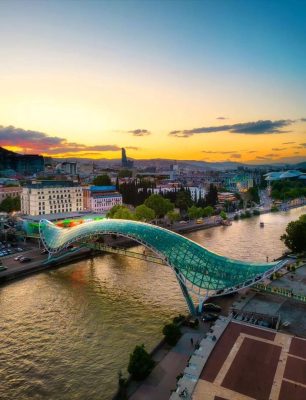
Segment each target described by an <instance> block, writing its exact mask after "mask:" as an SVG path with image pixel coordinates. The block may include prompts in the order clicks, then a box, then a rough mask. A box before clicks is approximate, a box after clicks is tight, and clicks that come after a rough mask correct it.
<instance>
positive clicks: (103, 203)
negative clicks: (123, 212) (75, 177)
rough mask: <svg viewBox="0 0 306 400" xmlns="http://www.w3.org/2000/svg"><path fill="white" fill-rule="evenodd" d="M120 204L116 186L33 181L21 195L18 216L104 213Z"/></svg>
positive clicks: (120, 198) (119, 195) (75, 182)
mask: <svg viewBox="0 0 306 400" xmlns="http://www.w3.org/2000/svg"><path fill="white" fill-rule="evenodd" d="M117 204H122V196H121V194H120V193H118V192H117V191H116V187H115V186H80V185H79V183H78V182H77V181H58V180H55V181H52V180H50V181H32V182H31V183H29V184H27V185H25V186H24V187H23V188H22V191H21V212H22V214H28V215H33V216H36V215H44V214H58V213H73V212H79V211H90V212H94V213H106V212H107V211H108V210H110V209H111V208H112V207H113V206H115V205H117Z"/></svg>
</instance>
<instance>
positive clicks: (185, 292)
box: [176, 275, 197, 315]
mask: <svg viewBox="0 0 306 400" xmlns="http://www.w3.org/2000/svg"><path fill="white" fill-rule="evenodd" d="M176 278H177V280H178V283H179V285H180V288H181V290H182V292H183V295H184V297H185V300H186V303H187V305H188V308H189V311H190V313H191V314H192V315H197V309H196V307H195V305H194V302H193V301H192V298H191V296H190V294H189V292H188V289H187V287H186V285H185V284H184V283H183V282H182V281H181V280H180V279H179V277H178V276H177V275H176Z"/></svg>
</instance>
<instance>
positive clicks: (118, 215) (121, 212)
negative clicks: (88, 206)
mask: <svg viewBox="0 0 306 400" xmlns="http://www.w3.org/2000/svg"><path fill="white" fill-rule="evenodd" d="M106 216H107V217H108V218H114V219H135V217H134V214H133V213H132V212H131V211H130V210H129V209H128V207H126V206H124V205H121V204H117V205H115V206H114V207H112V208H111V209H110V210H109V211H108V213H107V214H106Z"/></svg>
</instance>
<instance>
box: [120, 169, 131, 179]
mask: <svg viewBox="0 0 306 400" xmlns="http://www.w3.org/2000/svg"><path fill="white" fill-rule="evenodd" d="M132 175H133V172H132V171H131V170H129V169H121V170H120V171H119V172H118V177H119V178H131V176H132Z"/></svg>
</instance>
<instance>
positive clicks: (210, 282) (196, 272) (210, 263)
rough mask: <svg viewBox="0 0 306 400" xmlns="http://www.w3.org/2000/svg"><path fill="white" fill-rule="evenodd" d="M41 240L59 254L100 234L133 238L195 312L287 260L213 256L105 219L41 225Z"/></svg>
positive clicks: (153, 229)
mask: <svg viewBox="0 0 306 400" xmlns="http://www.w3.org/2000/svg"><path fill="white" fill-rule="evenodd" d="M39 232H40V237H41V240H42V242H43V244H44V246H45V248H46V249H47V250H48V252H49V254H50V255H51V256H52V255H56V254H58V253H60V252H62V251H64V250H65V249H66V248H67V247H68V246H69V245H71V244H73V243H82V244H84V243H89V244H91V245H92V243H93V242H94V241H95V240H97V239H98V238H99V236H101V235H118V236H123V237H126V238H129V239H132V240H134V241H136V242H138V243H140V244H141V245H143V246H145V247H147V248H149V249H150V250H152V252H154V253H155V254H156V255H157V256H158V257H159V258H160V259H161V261H162V262H163V263H164V264H166V265H168V266H169V267H170V268H171V269H172V270H173V271H174V273H175V276H176V278H177V280H178V282H179V284H180V287H181V289H182V292H183V294H184V296H185V299H186V301H187V304H188V306H189V309H190V311H191V312H192V313H194V312H195V307H194V303H193V300H192V297H194V296H196V297H197V298H198V300H199V308H200V309H201V308H202V305H203V302H204V301H205V300H206V299H207V298H208V297H213V296H220V295H224V294H229V293H232V292H235V291H237V290H238V289H242V288H245V287H248V286H252V285H253V284H254V283H258V282H259V281H261V280H263V279H265V278H267V277H268V276H270V275H271V274H272V273H273V272H275V271H277V270H278V269H280V268H281V267H282V266H283V265H284V263H285V262H284V261H280V262H273V263H254V262H244V261H238V260H233V259H231V258H227V257H224V256H221V255H219V254H216V253H213V252H211V251H209V250H207V249H206V248H205V247H203V246H201V245H199V244H197V243H195V242H193V241H192V240H190V239H187V238H186V237H184V236H181V235H179V234H177V233H174V232H172V231H169V230H167V229H164V228H160V227H158V226H155V225H151V224H146V223H143V222H136V221H127V220H120V219H103V220H98V221H91V222H86V223H83V224H81V225H78V226H75V227H72V228H59V227H57V226H55V225H54V224H52V223H51V222H49V221H47V220H41V221H40V224H39Z"/></svg>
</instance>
